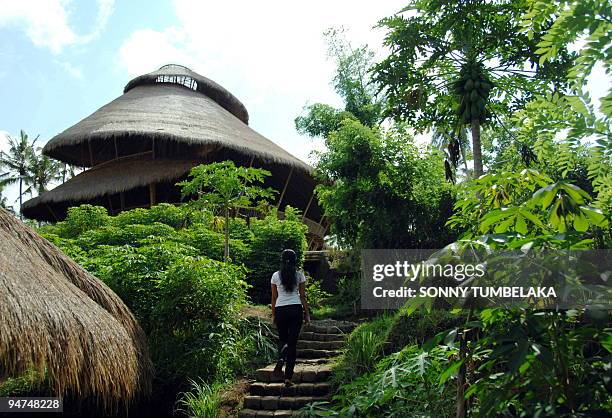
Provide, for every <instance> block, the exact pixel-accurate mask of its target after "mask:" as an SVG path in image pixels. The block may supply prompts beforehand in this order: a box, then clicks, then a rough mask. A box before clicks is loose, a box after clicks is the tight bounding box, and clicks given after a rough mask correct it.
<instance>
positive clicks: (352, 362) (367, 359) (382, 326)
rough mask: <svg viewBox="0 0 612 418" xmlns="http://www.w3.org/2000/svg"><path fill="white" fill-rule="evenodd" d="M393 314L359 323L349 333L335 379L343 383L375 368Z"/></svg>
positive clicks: (381, 352)
mask: <svg viewBox="0 0 612 418" xmlns="http://www.w3.org/2000/svg"><path fill="white" fill-rule="evenodd" d="M392 324H393V316H390V315H381V316H379V317H377V318H375V319H374V320H373V321H372V322H367V323H364V324H361V325H359V326H358V327H357V328H355V329H354V330H353V332H352V333H351V334H350V335H349V337H348V339H347V341H346V346H345V348H344V353H343V354H342V357H341V359H340V362H339V363H338V365H337V366H336V367H335V369H334V375H333V379H334V382H335V383H336V385H341V384H343V383H345V382H348V381H351V380H353V379H354V378H356V377H358V376H361V375H362V374H364V373H368V372H371V371H372V370H374V367H375V365H376V363H378V361H379V360H380V359H381V358H382V356H383V353H384V347H385V342H386V340H387V334H388V332H389V329H390V327H391V325H392Z"/></svg>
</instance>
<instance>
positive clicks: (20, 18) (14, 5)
mask: <svg viewBox="0 0 612 418" xmlns="http://www.w3.org/2000/svg"><path fill="white" fill-rule="evenodd" d="M70 2H71V0H0V27H2V26H8V25H14V26H17V27H19V28H20V29H21V30H23V31H24V32H25V33H26V35H27V36H28V38H29V39H30V40H31V41H32V43H33V44H34V45H36V46H39V47H46V48H49V49H50V50H51V51H52V52H53V53H54V54H59V53H60V52H61V51H62V49H63V48H64V47H66V46H68V45H74V44H84V43H87V42H90V41H92V40H94V39H96V38H97V37H98V36H100V34H101V32H102V30H103V29H104V27H105V26H106V23H107V22H108V19H109V17H110V16H111V14H112V12H113V8H114V4H115V0H97V5H98V13H97V18H96V22H95V24H94V25H93V29H92V30H91V31H90V32H89V33H86V34H84V35H79V34H77V33H75V31H74V30H73V29H72V28H71V27H70V24H69V13H68V11H67V6H68V4H69V3H70Z"/></svg>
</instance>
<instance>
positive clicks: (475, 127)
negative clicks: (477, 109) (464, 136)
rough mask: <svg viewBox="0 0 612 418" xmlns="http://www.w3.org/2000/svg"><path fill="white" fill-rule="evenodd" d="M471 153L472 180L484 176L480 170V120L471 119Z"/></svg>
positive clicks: (481, 169)
mask: <svg viewBox="0 0 612 418" xmlns="http://www.w3.org/2000/svg"><path fill="white" fill-rule="evenodd" d="M471 128H472V153H473V155H474V178H475V179H477V178H478V177H480V176H482V175H483V174H484V170H483V168H482V143H481V142H480V120H479V119H472V125H471Z"/></svg>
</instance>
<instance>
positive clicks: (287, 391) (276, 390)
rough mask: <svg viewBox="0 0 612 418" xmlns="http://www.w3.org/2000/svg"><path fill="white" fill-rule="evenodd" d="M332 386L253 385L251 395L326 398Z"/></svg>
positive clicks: (303, 384)
mask: <svg viewBox="0 0 612 418" xmlns="http://www.w3.org/2000/svg"><path fill="white" fill-rule="evenodd" d="M330 390H331V386H330V384H329V383H327V382H322V383H296V384H294V385H293V386H289V387H287V386H285V384H284V383H262V382H256V383H252V384H251V386H250V388H249V393H250V394H251V395H254V396H324V395H328V394H329V393H330Z"/></svg>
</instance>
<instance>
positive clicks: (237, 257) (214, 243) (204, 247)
mask: <svg viewBox="0 0 612 418" xmlns="http://www.w3.org/2000/svg"><path fill="white" fill-rule="evenodd" d="M178 239H179V240H180V242H183V243H185V244H187V245H190V246H192V247H194V248H196V249H197V250H198V251H199V252H200V254H201V255H203V256H206V257H208V258H212V259H213V260H219V261H222V260H223V246H224V242H225V241H224V237H223V234H222V233H219V232H215V231H212V230H210V229H208V228H207V227H206V226H205V225H201V224H198V225H193V226H192V227H190V228H187V229H183V230H181V231H180V232H179V235H178ZM229 247H230V259H231V260H232V261H233V262H234V263H235V264H243V263H245V262H246V260H247V257H248V252H249V248H248V246H247V245H246V244H245V243H244V242H242V241H240V240H238V239H230V242H229Z"/></svg>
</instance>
